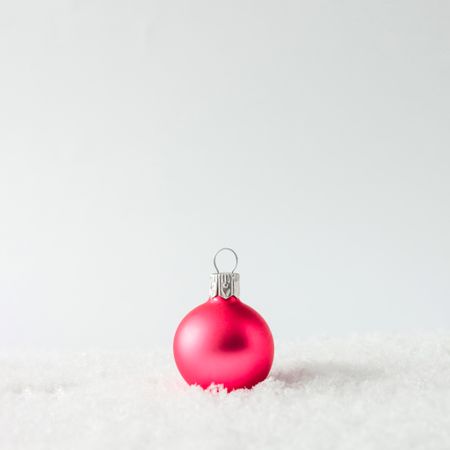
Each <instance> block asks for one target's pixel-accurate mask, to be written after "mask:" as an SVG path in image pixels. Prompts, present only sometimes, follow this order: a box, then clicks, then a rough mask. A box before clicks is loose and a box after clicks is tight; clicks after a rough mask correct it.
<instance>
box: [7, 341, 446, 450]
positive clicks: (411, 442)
mask: <svg viewBox="0 0 450 450" xmlns="http://www.w3.org/2000/svg"><path fill="white" fill-rule="evenodd" d="M276 351H277V353H276V360H275V364H274V367H273V370H272V372H271V375H270V377H269V378H268V379H267V380H266V381H265V382H263V383H260V384H259V385H258V386H256V387H255V388H254V389H252V390H239V391H235V392H232V393H227V392H225V391H223V390H220V389H211V390H210V391H203V390H201V389H200V388H198V387H189V386H187V385H186V384H185V383H184V381H183V380H182V379H181V378H180V376H179V374H178V372H177V371H176V368H175V366H174V363H173V360H172V355H171V353H170V352H169V351H167V352H161V351H159V352H148V353H135V354H130V353H127V354H123V353H121V354H117V353H106V354H105V353H101V354H100V353H78V354H45V355H43V354H40V355H26V354H23V353H21V354H18V353H9V354H8V353H2V354H1V357H0V449H1V450H10V449H11V450H12V449H20V450H28V449H30V450H31V449H32V450H40V449H45V450H53V449H54V450H71V449H77V450H78V449H80V450H81V449H83V450H89V449H105V450H115V449H117V450H128V449H132V450H134V449H136V450H138V449H151V450H156V449H196V450H201V449H209V450H211V449H308V450H314V449H351V450H356V449H357V450H364V449H383V450H389V449H408V450H413V449H439V450H448V449H450V335H446V334H440V335H436V334H434V335H421V336H364V337H361V336H355V337H349V338H341V339H337V338H321V339H314V340H312V339H311V340H308V341H304V342H302V343H297V344H293V343H291V344H286V345H281V344H280V345H278V346H277V348H276Z"/></svg>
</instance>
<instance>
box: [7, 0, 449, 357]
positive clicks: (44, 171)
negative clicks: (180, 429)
mask: <svg viewBox="0 0 450 450" xmlns="http://www.w3.org/2000/svg"><path fill="white" fill-rule="evenodd" d="M449 5H450V4H449V2H447V1H444V0H441V1H435V2H428V1H406V0H402V1H362V2H361V1H357V0H353V1H342V2H336V1H332V0H328V1H315V0H308V1H299V2H298V1H292V2H285V1H281V2H280V1H273V2H261V1H259V2H256V1H254V2H249V1H235V2H214V1H212V2H211V1H192V2H182V1H178V0H175V1H148V0H146V1H113V2H111V1H106V0H102V1H75V0H73V1H60V0H44V1H42V2H34V1H18V2H12V1H1V2H0V346H1V347H6V348H9V347H12V346H18V347H29V346H32V347H43V348H55V347H56V348H67V349H72V348H87V347H109V348H114V347H125V348H135V347H140V348H141V347H143V348H149V347H152V346H155V345H161V344H170V341H171V338H172V335H173V332H174V329H175V327H176V325H177V323H178V321H179V320H180V319H181V317H182V316H183V315H184V314H185V313H187V311H188V310H189V309H191V308H192V307H194V306H195V305H197V304H199V303H200V302H202V301H204V300H205V299H206V298H207V290H208V277H209V273H210V272H211V271H212V261H211V259H212V256H213V254H214V252H215V251H216V250H217V249H218V248H220V247H223V246H232V247H233V248H235V249H236V251H237V252H238V253H239V255H240V258H241V263H240V266H239V272H240V273H241V280H242V282H241V292H242V299H243V300H244V301H246V302H247V303H249V304H251V305H252V306H254V307H255V308H256V309H258V310H259V311H260V312H261V313H262V314H263V315H264V316H265V317H266V319H267V320H268V322H269V323H270V325H271V327H272V329H273V332H274V335H275V337H276V338H277V339H292V338H296V337H298V338H302V337H305V336H308V335H317V334H333V335H334V334H349V333H354V332H372V331H387V332H390V331H394V332H395V331H413V330H417V329H421V330H430V331H431V330H435V329H439V328H442V329H446V328H447V329H448V327H449V325H450V317H449V314H450V307H449V297H450V277H449V274H450V237H449V229H450V206H449V197H450V127H449V124H450V82H449V80H450V27H449V23H450V7H449ZM221 262H222V265H223V266H224V267H225V268H226V264H227V263H230V261H229V259H227V258H226V257H225V255H224V257H223V259H222V260H221Z"/></svg>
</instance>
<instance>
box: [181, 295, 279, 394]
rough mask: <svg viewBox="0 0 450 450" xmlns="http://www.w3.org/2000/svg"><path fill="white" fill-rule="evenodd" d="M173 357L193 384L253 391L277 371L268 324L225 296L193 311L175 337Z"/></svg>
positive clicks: (235, 299)
mask: <svg viewBox="0 0 450 450" xmlns="http://www.w3.org/2000/svg"><path fill="white" fill-rule="evenodd" d="M173 352H174V355H175V362H176V364H177V367H178V370H179V371H180V373H181V375H182V376H183V378H184V379H185V380H186V381H187V382H188V383H189V384H198V385H200V386H201V387H203V388H207V387H209V386H210V385H211V384H213V383H214V384H217V385H220V384H222V385H223V386H224V387H225V388H227V389H228V390H233V389H239V388H251V387H252V386H254V385H255V384H257V383H259V382H260V381H262V380H264V379H265V378H266V377H267V375H268V374H269V371H270V368H271V366H272V361H273V354H274V344H273V338H272V334H271V332H270V329H269V327H268V325H267V323H266V322H265V321H264V319H263V318H262V317H261V316H260V315H259V314H258V313H257V312H256V311H255V310H254V309H253V308H250V306H248V305H246V304H245V303H243V302H242V301H241V300H239V299H238V298H237V297H235V296H231V297H229V298H227V299H224V298H222V297H220V296H215V297H213V298H210V299H209V300H208V301H206V302H205V303H203V304H202V305H200V306H197V307H196V308H195V309H193V310H192V311H191V312H190V313H189V314H188V315H187V316H186V317H185V318H184V319H183V320H182V321H181V323H180V325H179V326H178V328H177V331H176V333H175V339H174V342H173Z"/></svg>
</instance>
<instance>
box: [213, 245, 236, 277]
mask: <svg viewBox="0 0 450 450" xmlns="http://www.w3.org/2000/svg"><path fill="white" fill-rule="evenodd" d="M224 250H228V251H229V252H231V253H233V255H234V259H235V264H234V268H233V270H232V271H231V273H234V271H235V270H236V268H237V266H238V262H239V259H238V255H237V253H236V252H235V251H234V250H233V249H232V248H229V247H224V248H221V249H220V250H218V251H217V253H216V254H215V255H214V259H213V264H214V268H215V269H216V273H220V270H219V268H218V267H217V263H216V258H217V255H218V254H219V253H221V252H223V251H224Z"/></svg>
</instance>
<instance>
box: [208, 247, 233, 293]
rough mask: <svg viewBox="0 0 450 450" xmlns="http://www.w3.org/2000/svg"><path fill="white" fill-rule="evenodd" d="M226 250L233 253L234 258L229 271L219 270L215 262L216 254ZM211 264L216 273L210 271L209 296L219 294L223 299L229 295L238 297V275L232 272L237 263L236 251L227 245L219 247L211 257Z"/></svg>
mask: <svg viewBox="0 0 450 450" xmlns="http://www.w3.org/2000/svg"><path fill="white" fill-rule="evenodd" d="M224 250H228V251H230V252H231V253H233V255H234V258H235V260H236V262H235V265H234V269H233V270H232V271H231V272H221V271H220V270H219V268H218V267H217V264H216V257H217V255H218V254H219V253H220V252H222V251H224ZM213 264H214V267H215V269H216V273H212V274H211V276H210V283H209V298H213V297H216V296H220V297H222V298H224V299H228V298H230V297H233V296H234V297H237V298H239V294H240V283H239V280H240V277H239V274H238V273H234V271H235V270H236V267H237V265H238V256H237V254H236V252H235V251H234V250H233V249H231V248H228V247H224V248H221V249H220V250H219V251H218V252H217V253H216V254H215V255H214V259H213Z"/></svg>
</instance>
